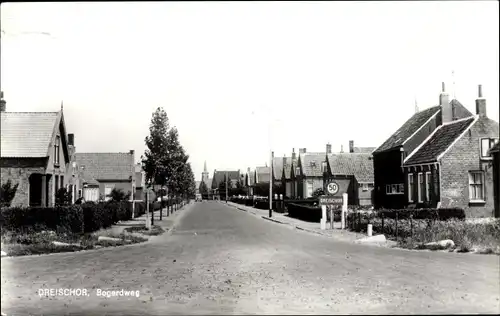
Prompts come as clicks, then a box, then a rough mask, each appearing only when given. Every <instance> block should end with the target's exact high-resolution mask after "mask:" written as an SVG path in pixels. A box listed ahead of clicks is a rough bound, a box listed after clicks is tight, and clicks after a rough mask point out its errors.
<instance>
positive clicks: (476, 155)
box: [441, 119, 498, 217]
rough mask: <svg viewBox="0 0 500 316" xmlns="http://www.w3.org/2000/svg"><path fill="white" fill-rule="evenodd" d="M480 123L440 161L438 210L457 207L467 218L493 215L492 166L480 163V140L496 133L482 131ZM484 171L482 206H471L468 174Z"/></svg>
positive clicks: (483, 129) (482, 125)
mask: <svg viewBox="0 0 500 316" xmlns="http://www.w3.org/2000/svg"><path fill="white" fill-rule="evenodd" d="M481 120H482V119H479V121H478V122H476V123H475V124H474V125H473V126H472V127H471V128H470V130H469V131H468V132H466V133H465V135H464V136H463V137H462V138H461V139H460V140H459V141H457V142H456V143H455V145H454V146H453V147H452V149H451V150H450V151H449V152H448V153H447V154H446V155H445V156H444V157H443V158H442V159H441V168H442V172H441V182H442V183H441V206H442V207H460V208H464V209H465V210H466V215H467V216H468V217H489V216H493V214H494V198H493V170H492V164H491V163H490V162H488V161H481V159H480V155H481V154H480V138H482V137H498V127H497V130H496V131H494V130H488V129H487V128H486V129H485V128H484V127H485V124H483V122H481ZM477 170H482V171H484V175H485V176H484V182H485V183H484V186H485V189H484V195H485V203H483V204H471V203H470V199H469V171H477Z"/></svg>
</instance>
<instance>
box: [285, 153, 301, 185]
mask: <svg viewBox="0 0 500 316" xmlns="http://www.w3.org/2000/svg"><path fill="white" fill-rule="evenodd" d="M297 163H298V160H295V161H292V158H290V159H288V160H287V165H286V168H285V179H286V180H290V179H292V168H293V169H295V168H296V167H297Z"/></svg>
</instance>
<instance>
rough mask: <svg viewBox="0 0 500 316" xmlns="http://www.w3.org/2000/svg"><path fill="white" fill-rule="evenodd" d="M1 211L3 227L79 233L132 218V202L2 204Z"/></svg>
mask: <svg viewBox="0 0 500 316" xmlns="http://www.w3.org/2000/svg"><path fill="white" fill-rule="evenodd" d="M137 204H140V203H136V207H137ZM158 206H159V203H158ZM141 212H144V211H143V210H142V209H141V206H139V207H138V208H136V214H140V213H141ZM0 213H1V215H0V225H1V228H2V231H4V230H5V231H42V230H54V231H56V232H58V233H69V232H71V233H77V234H79V233H84V232H85V233H88V232H94V231H97V230H99V229H101V228H108V227H110V226H111V225H113V224H115V223H117V222H118V221H124V220H129V219H131V217H132V204H131V203H130V202H128V201H123V202H104V203H94V202H86V203H83V204H80V205H70V206H56V207H10V208H2V210H1V212H0ZM141 215H142V214H141Z"/></svg>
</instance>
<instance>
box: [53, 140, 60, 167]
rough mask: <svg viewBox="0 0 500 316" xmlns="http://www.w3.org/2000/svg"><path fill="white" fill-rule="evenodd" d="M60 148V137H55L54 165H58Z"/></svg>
mask: <svg viewBox="0 0 500 316" xmlns="http://www.w3.org/2000/svg"><path fill="white" fill-rule="evenodd" d="M60 147H61V137H60V136H59V135H57V136H56V142H55V144H54V164H55V165H59V148H60Z"/></svg>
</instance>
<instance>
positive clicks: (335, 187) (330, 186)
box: [326, 182, 339, 194]
mask: <svg viewBox="0 0 500 316" xmlns="http://www.w3.org/2000/svg"><path fill="white" fill-rule="evenodd" d="M326 189H327V191H328V193H329V194H335V193H337V192H339V186H338V184H337V183H335V182H330V183H328V186H327V187H326Z"/></svg>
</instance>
